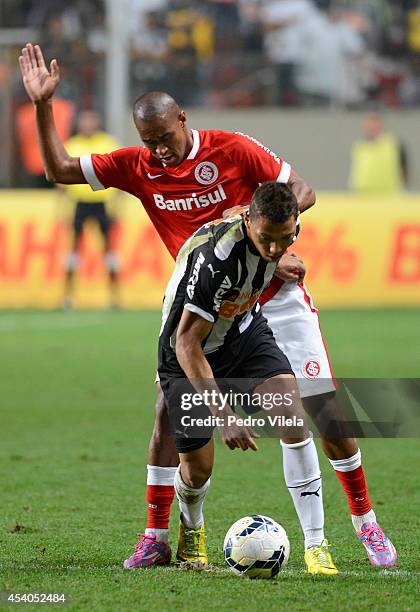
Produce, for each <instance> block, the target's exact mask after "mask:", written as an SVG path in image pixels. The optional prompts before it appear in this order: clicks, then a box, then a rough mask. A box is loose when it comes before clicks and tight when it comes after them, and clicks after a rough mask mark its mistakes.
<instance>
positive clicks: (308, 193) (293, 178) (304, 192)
mask: <svg viewBox="0 0 420 612" xmlns="http://www.w3.org/2000/svg"><path fill="white" fill-rule="evenodd" d="M287 184H288V186H289V187H290V189H291V190H292V191H293V193H294V194H295V196H296V199H297V203H298V208H299V212H300V213H303V212H305V210H308V208H311V206H313V205H314V204H315V201H316V194H315V191H314V190H313V189H312V187H311V186H310V185H308V183H307V182H306V181H305V179H303V178H302V177H301V176H299V174H298V173H297V172H296V171H295V170H293V168H292V171H291V173H290V178H289V180H288V183H287Z"/></svg>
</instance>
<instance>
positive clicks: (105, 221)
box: [94, 202, 119, 308]
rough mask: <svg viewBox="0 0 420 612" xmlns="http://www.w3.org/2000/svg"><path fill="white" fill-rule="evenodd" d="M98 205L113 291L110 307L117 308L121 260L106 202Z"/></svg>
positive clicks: (110, 284) (106, 262)
mask: <svg viewBox="0 0 420 612" xmlns="http://www.w3.org/2000/svg"><path fill="white" fill-rule="evenodd" d="M94 206H95V207H97V212H96V215H97V217H96V218H97V221H98V224H99V229H100V231H101V234H102V237H103V241H104V252H105V265H106V269H107V272H108V277H109V286H110V291H111V300H110V307H111V308H117V307H118V304H119V296H118V271H119V261H118V255H117V253H116V252H115V251H114V250H113V249H112V245H111V240H110V234H111V228H112V222H111V219H110V217H109V216H108V213H107V210H106V207H105V204H104V203H102V202H100V203H97V204H94Z"/></svg>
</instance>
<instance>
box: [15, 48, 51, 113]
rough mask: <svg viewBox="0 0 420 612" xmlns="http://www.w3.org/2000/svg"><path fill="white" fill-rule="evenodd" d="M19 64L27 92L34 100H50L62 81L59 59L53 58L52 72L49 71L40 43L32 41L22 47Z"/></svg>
mask: <svg viewBox="0 0 420 612" xmlns="http://www.w3.org/2000/svg"><path fill="white" fill-rule="evenodd" d="M19 66H20V71H21V73H22V79H23V84H24V86H25V89H26V93H27V94H28V96H29V97H30V99H31V100H32V102H42V101H46V100H49V99H50V98H51V97H52V95H53V94H54V92H55V90H56V89H57V86H58V84H59V82H60V70H59V68H58V63H57V60H55V59H53V60H52V62H51V64H50V72H48V69H47V67H46V65H45V61H44V56H43V55H42V51H41V48H40V47H39V45H35V46H33V45H31V43H28V44H27V45H26V47H24V48H23V49H22V55H21V56H20V57H19Z"/></svg>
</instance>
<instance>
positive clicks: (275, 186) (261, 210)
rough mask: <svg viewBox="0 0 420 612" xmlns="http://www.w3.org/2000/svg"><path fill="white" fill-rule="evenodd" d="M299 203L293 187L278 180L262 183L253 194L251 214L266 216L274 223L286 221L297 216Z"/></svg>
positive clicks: (253, 217) (252, 217)
mask: <svg viewBox="0 0 420 612" xmlns="http://www.w3.org/2000/svg"><path fill="white" fill-rule="evenodd" d="M297 215H298V205H297V200H296V196H295V194H294V193H293V192H292V191H291V189H290V188H289V187H288V186H287V185H285V184H283V183H277V182H276V181H269V182H267V183H262V184H261V185H260V186H259V187H258V188H257V189H256V191H255V193H254V195H253V196H252V200H251V204H250V206H249V216H250V218H251V219H255V217H266V218H267V219H269V221H271V222H272V223H284V222H285V221H287V219H289V218H290V217H295V219H296V218H297Z"/></svg>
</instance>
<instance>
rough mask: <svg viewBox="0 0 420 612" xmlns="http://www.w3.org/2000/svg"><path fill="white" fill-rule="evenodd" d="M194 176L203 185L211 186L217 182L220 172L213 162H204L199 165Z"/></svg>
mask: <svg viewBox="0 0 420 612" xmlns="http://www.w3.org/2000/svg"><path fill="white" fill-rule="evenodd" d="M194 176H195V178H196V180H197V182H198V183H200V184H201V185H211V184H212V183H215V182H216V181H217V179H218V177H219V170H218V169H217V166H216V164H213V162H209V161H204V162H201V163H199V164H198V165H197V167H196V169H195V170H194Z"/></svg>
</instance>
